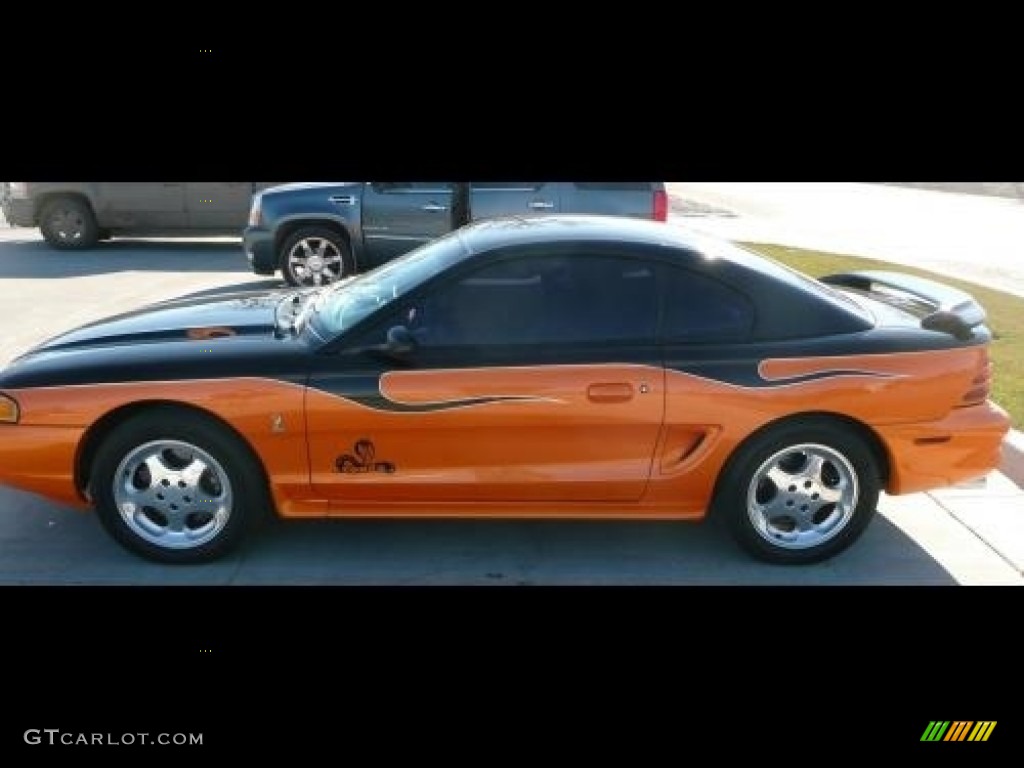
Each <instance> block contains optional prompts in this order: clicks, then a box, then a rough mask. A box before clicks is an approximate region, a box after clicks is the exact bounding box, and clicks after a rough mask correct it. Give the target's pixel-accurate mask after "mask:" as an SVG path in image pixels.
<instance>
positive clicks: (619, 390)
mask: <svg viewBox="0 0 1024 768" xmlns="http://www.w3.org/2000/svg"><path fill="white" fill-rule="evenodd" d="M587 399H589V400H590V401H591V402H593V403H625V402H627V401H629V400H632V399H633V385H632V384H591V385H590V386H589V387H587Z"/></svg>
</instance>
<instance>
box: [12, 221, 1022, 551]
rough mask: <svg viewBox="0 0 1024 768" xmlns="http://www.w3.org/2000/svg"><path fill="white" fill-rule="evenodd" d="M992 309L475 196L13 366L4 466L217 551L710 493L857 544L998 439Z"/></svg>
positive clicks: (635, 509) (625, 224)
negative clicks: (263, 285) (347, 262)
mask: <svg viewBox="0 0 1024 768" xmlns="http://www.w3.org/2000/svg"><path fill="white" fill-rule="evenodd" d="M984 323H985V315H984V312H983V311H982V309H981V308H980V307H979V306H978V305H977V304H976V303H975V302H974V301H973V300H972V299H971V298H970V297H969V296H967V295H965V294H963V293H961V292H958V291H955V290H953V289H951V288H948V287H946V286H944V285H941V284H939V283H934V282H929V281H924V280H920V279H916V278H913V277H910V276H907V275H902V274H893V273H857V274H848V275H837V276H834V277H832V278H827V279H826V280H825V281H822V282H819V281H815V280H811V279H810V278H807V277H804V276H802V275H800V274H798V273H795V272H792V271H790V270H788V269H786V268H784V267H782V266H780V265H779V264H777V263H775V262H773V261H770V260H766V259H764V258H762V257H760V256H757V255H754V254H752V253H749V252H747V251H744V250H741V249H739V248H736V247H734V246H731V245H728V244H725V243H718V242H714V241H705V240H703V239H701V238H697V237H696V236H694V235H692V234H688V233H686V232H685V231H684V230H682V229H678V228H675V227H670V226H667V225H665V224H661V223H652V222H643V221H637V220H630V219H624V218H623V219H616V218H610V217H609V218H602V217H582V216H581V217H573V216H564V217H561V216H559V217H551V218H538V219H509V220H494V221H489V222H482V223H478V224H475V225H472V226H470V227H467V228H465V229H463V230H460V231H458V232H456V233H454V234H452V235H449V236H447V237H445V238H443V239H440V240H436V241H434V242H433V243H431V244H428V245H426V246H423V247H421V248H419V249H417V250H415V251H413V252H411V253H409V254H407V255H405V256H404V257H402V258H400V259H397V260H395V261H392V262H390V263H388V264H386V265H384V266H382V267H380V268H378V269H376V270H374V271H373V272H369V273H367V274H365V275H362V276H360V277H357V278H355V279H350V280H347V281H344V282H342V283H338V284H335V285H333V286H331V287H329V288H320V289H303V290H296V291H292V292H288V293H280V292H255V293H245V294H232V295H222V296H220V297H216V298H209V297H207V298H202V299H183V300H177V301H172V302H167V303H163V304H159V305H156V306H153V307H150V308H148V309H145V310H142V311H139V312H134V313H131V314H125V315H121V316H118V317H113V318H111V319H109V320H106V321H103V322H100V323H96V324H92V325H89V326H86V327H83V328H80V329H78V330H75V331H71V332H69V333H67V334H65V335H63V336H60V337H58V338H55V339H53V340H51V341H49V342H47V343H45V344H42V345H41V346H39V347H37V348H36V349H34V350H32V351H31V352H29V353H28V354H26V355H24V356H22V357H21V358H19V359H18V360H16V361H15V362H13V363H12V364H11V365H10V366H9V367H8V368H7V369H6V370H4V371H3V372H2V373H0V422H3V423H2V424H0V482H3V483H7V484H10V485H12V486H15V487H18V488H22V489H26V490H29V491H34V492H36V493H39V494H42V495H44V496H48V497H50V498H52V499H55V500H57V501H60V502H62V503H68V504H75V505H80V506H83V507H85V506H88V505H90V504H91V505H94V506H95V508H96V510H97V512H98V516H99V518H100V520H101V521H102V523H103V525H104V526H105V527H106V528H107V529H108V530H109V532H110V533H111V534H112V535H113V536H114V537H115V538H116V539H117V540H118V541H119V542H121V543H122V544H123V545H125V546H126V547H128V548H129V549H131V550H133V551H134V552H136V553H140V554H142V555H144V556H148V557H151V558H154V559H157V560H162V561H167V562H192V561H199V560H203V559H209V558H211V557H214V556H216V555H219V554H221V553H224V552H225V551H227V550H228V549H229V548H230V547H232V546H233V545H235V544H236V543H237V542H238V541H239V539H240V537H241V536H242V534H243V532H244V530H245V529H246V528H247V526H248V524H249V523H251V522H252V521H253V520H254V519H255V518H257V517H258V516H260V515H261V514H263V513H265V512H270V511H276V513H277V514H278V515H280V516H281V517H286V518H292V517H323V516H338V517H346V516H347V517H354V516H361V517H371V516H397V517H420V516H422V517H478V518H479V517H526V518H626V519H634V518H635V519H641V518H644V519H661V520H664V519H698V518H701V517H703V516H704V515H705V513H706V512H707V511H709V510H711V511H712V512H713V513H716V514H720V515H724V516H725V518H727V520H728V522H729V525H730V527H731V529H732V531H733V532H734V534H735V536H736V537H737V539H738V540H739V542H740V543H741V544H742V545H744V546H745V547H746V548H747V549H748V550H749V551H750V552H751V553H753V554H754V555H756V556H759V557H762V558H765V559H768V560H773V561H778V562H794V563H795V562H810V561H814V560H820V559H822V558H825V557H828V556H831V555H833V554H835V553H837V552H839V551H840V550H842V549H843V548H845V547H846V546H848V545H849V544H850V543H851V542H852V541H854V539H856V538H857V536H858V535H859V534H860V533H861V532H862V531H863V530H864V528H865V526H866V525H867V524H868V521H869V520H870V518H871V516H872V514H873V512H874V510H875V505H876V502H877V500H878V495H879V492H880V490H882V489H885V490H886V491H888V492H889V493H893V494H900V493H911V492H915V491H921V490H924V489H928V488H934V487H936V486H942V485H946V484H951V483H955V482H957V481H960V480H965V479H968V478H974V477H977V476H980V475H983V474H985V473H987V472H989V471H990V470H991V469H992V468H993V467H994V466H996V464H997V462H998V456H999V449H1000V443H1001V440H1002V438H1003V436H1004V434H1005V433H1006V431H1007V429H1008V426H1009V423H1008V419H1007V417H1006V414H1005V413H1004V412H1003V411H1002V410H1001V409H1000V408H998V407H997V406H995V405H993V404H992V403H990V402H988V399H987V398H988V393H989V383H990V379H991V376H992V371H991V366H990V363H989V360H988V353H987V345H988V342H989V339H990V333H989V331H988V329H987V328H986V326H985V324H984Z"/></svg>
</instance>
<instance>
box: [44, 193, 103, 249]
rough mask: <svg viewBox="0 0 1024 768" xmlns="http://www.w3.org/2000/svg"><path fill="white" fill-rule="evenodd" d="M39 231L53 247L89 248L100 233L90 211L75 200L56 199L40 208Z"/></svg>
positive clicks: (68, 198) (78, 200) (74, 198)
mask: <svg viewBox="0 0 1024 768" xmlns="http://www.w3.org/2000/svg"><path fill="white" fill-rule="evenodd" d="M39 229H40V231H41V232H42V233H43V237H44V238H45V239H46V242H48V243H49V244H50V245H52V246H53V247H54V248H61V249H65V250H69V249H75V248H91V247H92V246H94V245H95V244H96V240H97V238H98V235H99V231H98V229H97V227H96V217H95V216H93V213H92V209H91V208H90V207H89V205H88V203H85V202H84V201H82V200H81V199H80V198H77V197H58V198H55V199H53V200H50V201H49V202H48V203H46V205H45V206H43V210H42V214H41V215H40V217H39Z"/></svg>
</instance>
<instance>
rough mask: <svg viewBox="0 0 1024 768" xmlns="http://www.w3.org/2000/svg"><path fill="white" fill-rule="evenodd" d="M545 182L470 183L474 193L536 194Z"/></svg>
mask: <svg viewBox="0 0 1024 768" xmlns="http://www.w3.org/2000/svg"><path fill="white" fill-rule="evenodd" d="M546 183H547V182H545V181H472V182H470V188H471V189H472V190H473V191H474V192H536V191H537V190H538V189H540V188H541V187H543V186H544V185H545V184H546Z"/></svg>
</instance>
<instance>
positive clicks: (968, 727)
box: [921, 720, 996, 741]
mask: <svg viewBox="0 0 1024 768" xmlns="http://www.w3.org/2000/svg"><path fill="white" fill-rule="evenodd" d="M995 727H996V721H995V720H979V721H977V722H975V721H973V720H955V721H953V722H950V721H949V720H932V721H931V722H930V723H928V727H927V728H925V729H924V734H922V736H921V741H988V737H989V736H991V735H992V731H993V729H995Z"/></svg>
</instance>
